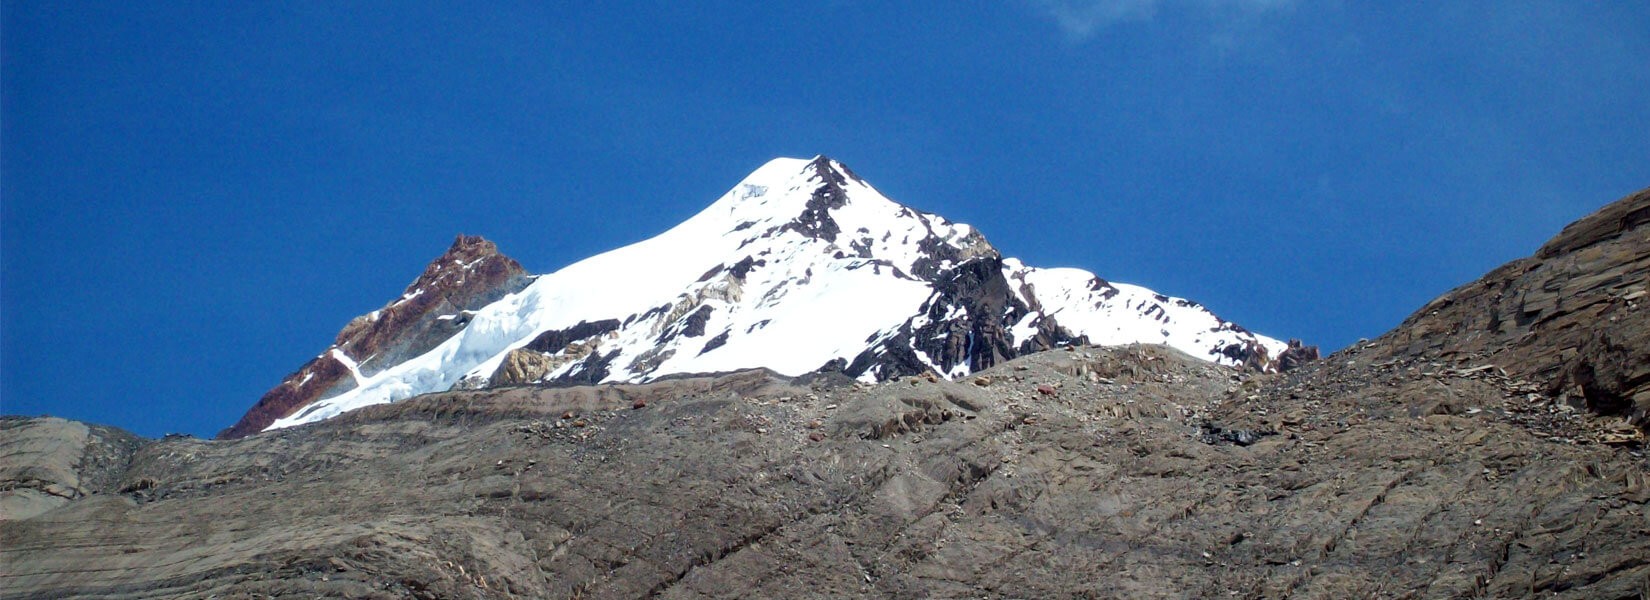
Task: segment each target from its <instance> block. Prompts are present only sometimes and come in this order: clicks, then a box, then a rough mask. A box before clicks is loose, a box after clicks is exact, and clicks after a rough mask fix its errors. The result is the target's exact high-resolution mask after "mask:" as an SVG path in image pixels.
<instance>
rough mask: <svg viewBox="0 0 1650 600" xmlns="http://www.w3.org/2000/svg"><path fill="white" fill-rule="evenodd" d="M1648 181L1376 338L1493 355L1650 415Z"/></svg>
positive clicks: (1581, 401)
mask: <svg viewBox="0 0 1650 600" xmlns="http://www.w3.org/2000/svg"><path fill="white" fill-rule="evenodd" d="M1647 223H1650V189H1647V190H1643V191H1640V192H1638V193H1635V194H1633V195H1631V196H1628V197H1626V198H1623V199H1621V200H1618V201H1616V202H1615V203H1612V204H1610V205H1608V206H1606V207H1604V208H1603V209H1600V210H1599V211H1598V212H1596V213H1594V214H1592V215H1590V216H1588V217H1586V218H1583V219H1581V220H1579V221H1576V222H1575V223H1573V224H1571V225H1570V226H1568V227H1565V228H1564V230H1563V231H1562V232H1561V233H1559V234H1558V236H1556V237H1554V238H1553V239H1552V240H1551V241H1549V242H1547V244H1546V245H1544V246H1542V247H1541V249H1540V250H1538V251H1537V252H1536V253H1535V255H1534V256H1531V257H1529V258H1523V259H1519V260H1515V261H1512V262H1510V263H1507V264H1506V265H1503V266H1501V267H1500V268H1497V269H1495V270H1493V271H1491V272H1489V274H1487V275H1485V276H1484V277H1483V278H1481V279H1479V280H1478V281H1475V282H1472V283H1469V284H1467V285H1464V286H1461V287H1459V288H1456V289H1455V290H1452V291H1450V292H1449V293H1447V294H1444V295H1443V296H1440V297H1439V298H1437V299H1436V300H1433V301H1432V302H1431V303H1429V304H1427V305H1426V306H1425V307H1424V308H1422V309H1421V310H1420V311H1418V312H1416V313H1415V314H1413V315H1411V316H1410V317H1409V318H1408V319H1406V320H1405V321H1404V323H1403V324H1402V325H1400V326H1399V327H1398V328H1397V329H1395V330H1393V331H1392V332H1390V333H1388V334H1386V335H1384V336H1382V337H1381V338H1379V339H1377V340H1375V341H1374V342H1373V343H1372V346H1373V348H1372V349H1373V350H1375V352H1376V355H1377V356H1380V357H1384V358H1395V357H1425V358H1428V359H1432V360H1440V361H1447V362H1451V363H1456V364H1469V363H1470V364H1474V365H1476V364H1493V365H1495V366H1497V367H1499V368H1501V369H1502V370H1505V371H1506V372H1507V373H1508V374H1510V375H1512V376H1514V377H1517V378H1521V379H1526V380H1530V381H1533V382H1536V383H1539V384H1540V385H1542V386H1543V387H1544V388H1545V392H1546V393H1547V394H1548V395H1550V396H1554V397H1559V398H1564V399H1567V400H1569V401H1570V402H1571V403H1573V404H1576V405H1584V406H1586V407H1588V408H1589V409H1591V410H1593V411H1595V412H1598V413H1601V414H1612V415H1623V416H1626V417H1629V418H1630V419H1632V420H1633V421H1634V422H1635V423H1636V424H1638V425H1639V426H1640V427H1644V426H1646V425H1650V227H1645V226H1644V225H1645V224H1647Z"/></svg>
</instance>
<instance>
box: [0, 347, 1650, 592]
mask: <svg viewBox="0 0 1650 600" xmlns="http://www.w3.org/2000/svg"><path fill="white" fill-rule="evenodd" d="M1365 352H1366V353H1367V351H1365ZM1366 358H1367V356H1366V354H1359V353H1358V352H1351V353H1348V354H1346V355H1342V356H1338V357H1336V360H1334V361H1324V362H1316V363H1311V364H1309V365H1307V366H1306V367H1303V368H1301V369H1298V370H1295V371H1292V372H1290V373H1287V374H1283V375H1259V374H1247V373H1241V372H1236V371H1233V370H1231V369H1227V368H1224V367H1217V366H1214V365H1210V364H1208V363H1205V362H1200V361H1195V360H1192V359H1191V358H1189V357H1187V356H1185V355H1183V354H1180V353H1178V352H1175V351H1173V350H1169V349H1166V348H1163V347H1158V346H1140V347H1123V348H1109V349H1106V348H1087V347H1085V348H1077V349H1073V350H1070V351H1063V350H1056V351H1051V352H1044V353H1039V354H1034V355H1030V356H1025V357H1021V358H1018V359H1014V360H1010V361H1006V362H1004V363H1001V364H998V365H997V366H995V367H992V368H989V369H985V370H983V371H981V372H980V374H978V375H976V376H975V377H973V378H971V380H970V381H966V382H950V381H946V380H944V379H940V378H924V377H916V378H909V379H904V380H899V381H890V382H886V383H882V384H876V385H867V384H861V383H855V382H852V381H849V380H846V379H844V378H842V377H841V376H840V375H839V376H838V377H837V379H834V380H833V379H831V378H829V377H824V378H819V379H816V380H814V381H813V383H812V384H809V383H805V382H802V381H798V380H790V379H787V378H782V377H776V376H775V375H773V374H772V373H767V372H760V371H752V372H743V373H737V374H732V375H726V376H719V377H700V378H683V379H668V380H664V381H658V382H653V383H648V384H641V385H602V386H587V387H573V388H543V387H518V388H503V389H494V390H483V391H475V392H450V393H445V394H435V395H430V396H424V397H420V398H416V399H412V400H409V401H405V402H401V403H396V404H388V405H378V406H373V407H368V408H365V409H362V410H359V411H354V412H351V413H347V414H345V415H342V416H340V417H338V418H335V419H331V420H328V421H324V422H320V423H316V424H312V425H308V426H303V427H296V428H292V429H283V430H279V431H276V432H271V433H267V434H262V435H257V436H252V437H248V438H244V439H239V440H233V441H215V442H206V441H201V440H194V439H170V440H159V441H148V442H145V443H144V445H143V446H142V447H141V448H139V449H136V450H135V452H132V453H130V454H129V457H130V458H129V460H123V461H118V463H116V464H117V466H116V467H115V468H114V469H112V470H109V472H110V473H112V475H113V476H112V477H107V476H106V477H105V479H106V480H108V481H110V483H107V484H103V485H100V486H92V487H89V488H88V487H87V486H85V485H84V484H82V487H83V488H86V489H87V493H86V495H84V496H80V497H78V499H75V500H72V501H65V502H64V503H62V505H60V506H57V507H55V508H51V509H49V510H47V511H45V512H41V513H39V514H36V515H34V516H32V517H30V518H26V519H15V520H8V521H0V539H3V540H5V543H4V544H0V589H5V590H6V597H7V598H8V599H10V598H17V599H33V598H54V599H56V598H109V597H120V598H149V597H166V598H201V599H205V598H211V597H220V598H222V597H276V598H310V597H362V598H521V597H531V598H578V597H582V598H591V597H598V598H705V597H729V598H733V597H744V598H753V597H761V598H788V597H860V598H911V597H987V598H1007V597H1036V598H1058V597H1128V598H1186V597H1194V598H1224V597H1231V596H1233V594H1232V592H1234V591H1236V592H1238V593H1237V594H1236V596H1237V597H1257V598H1280V597H1324V598H1366V597H1402V596H1412V597H1491V598H1520V597H1542V598H1554V597H1556V598H1573V599H1582V598H1631V597H1635V595H1639V594H1642V593H1644V591H1645V582H1646V580H1647V578H1650V536H1646V535H1645V534H1644V530H1645V527H1646V522H1645V514H1646V510H1650V505H1647V502H1650V477H1647V471H1650V463H1647V462H1646V461H1645V459H1644V458H1643V457H1642V456H1637V455H1635V454H1634V453H1633V452H1632V451H1630V447H1619V446H1612V445H1606V444H1593V443H1582V442H1586V441H1587V438H1586V437H1585V435H1586V433H1587V432H1588V431H1589V429H1588V428H1589V427H1590V424H1591V423H1592V422H1593V421H1594V419H1592V418H1590V417H1587V416H1586V415H1585V413H1582V412H1576V411H1571V412H1568V413H1564V412H1562V411H1559V412H1553V411H1552V410H1551V409H1553V408H1554V405H1552V404H1548V403H1545V402H1544V401H1529V400H1527V399H1526V398H1525V396H1524V395H1522V394H1521V393H1518V392H1517V389H1518V388H1517V386H1518V384H1517V383H1516V382H1514V381H1512V380H1510V379H1508V378H1504V377H1501V376H1500V375H1499V374H1498V373H1496V372H1494V371H1493V370H1478V371H1469V370H1457V369H1450V370H1439V371H1437V372H1431V371H1428V372H1426V373H1425V374H1423V372H1422V371H1421V370H1420V369H1421V368H1428V367H1427V365H1429V364H1430V363H1428V362H1427V361H1425V360H1424V359H1399V360H1398V361H1396V362H1394V363H1391V364H1387V365H1384V366H1375V365H1373V364H1371V363H1370V362H1369V361H1367V360H1366ZM1343 359H1344V360H1343ZM1349 362H1350V363H1351V364H1353V365H1357V366H1348V363H1349ZM833 381H834V382H835V383H832V382H833ZM1473 409H1479V410H1476V411H1475V410H1473ZM21 423H24V424H30V425H32V424H33V423H34V422H33V421H21ZM57 423H58V424H61V423H62V422H61V421H59V422H57ZM50 427H57V428H58V429H61V427H60V426H59V425H50ZM22 430H23V428H20V427H0V448H11V447H15V446H16V444H15V443H14V441H13V440H14V439H15V436H17V435H18V432H20V431H22ZM65 433H68V434H69V435H68V438H72V439H83V438H80V437H76V436H77V435H79V434H77V433H74V432H67V431H66V430H65ZM32 437H33V439H38V436H32ZM30 443H31V444H34V445H36V446H39V444H38V442H30ZM8 460H9V459H8ZM60 464H61V463H60ZM71 471H72V469H71ZM72 476H75V475H72V474H71V475H69V477H72ZM78 476H79V477H81V478H82V479H83V480H84V479H86V478H87V477H86V475H84V474H83V472H82V474H80V475H78ZM65 478H66V477H65Z"/></svg>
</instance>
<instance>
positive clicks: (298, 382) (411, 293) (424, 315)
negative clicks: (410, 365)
mask: <svg viewBox="0 0 1650 600" xmlns="http://www.w3.org/2000/svg"><path fill="white" fill-rule="evenodd" d="M530 280H531V279H530V278H529V277H528V275H527V271H526V270H525V269H523V268H522V267H521V265H520V264H519V263H517V262H516V261H515V260H513V259H511V258H510V257H508V256H505V255H503V254H500V253H499V251H498V246H496V245H494V244H493V243H492V242H490V241H487V240H485V239H482V238H481V237H479V236H466V235H460V236H458V238H457V239H455V240H453V245H452V246H451V247H449V248H447V251H446V252H445V253H443V254H442V255H441V256H440V257H438V258H436V259H435V260H434V261H431V262H430V264H429V266H427V267H425V268H424V272H423V273H422V274H420V275H419V276H418V278H417V279H415V280H413V282H412V284H411V285H408V286H407V289H406V291H405V292H403V293H402V294H401V298H399V299H397V300H396V301H394V302H391V303H389V304H387V305H385V306H384V307H383V308H380V309H378V310H375V311H372V312H370V313H367V314H365V315H361V316H359V317H356V318H354V319H352V320H350V322H349V324H347V325H345V326H344V329H343V331H340V332H338V337H337V339H336V340H335V341H334V342H333V345H332V347H331V348H329V349H328V350H327V351H326V352H323V353H321V355H320V356H317V357H315V358H313V359H311V360H310V361H309V362H308V363H305V364H304V366H303V367H300V368H299V369H298V371H296V372H294V373H292V374H291V375H288V376H286V378H285V379H283V380H282V381H281V383H280V385H277V386H275V388H274V389H271V390H269V391H268V392H266V393H264V395H263V397H262V398H259V399H258V403H257V404H255V405H253V407H252V408H251V410H248V411H247V413H246V414H245V415H244V416H242V417H241V419H240V421H238V422H236V423H235V425H233V426H231V427H229V428H228V429H225V430H223V431H222V432H220V433H218V437H219V438H220V439H234V438H238V437H242V436H246V435H251V434H253V433H257V432H259V431H262V430H263V429H264V428H265V427H268V426H269V424H270V423H273V422H275V420H276V419H280V418H282V417H285V416H287V415H290V414H292V413H295V412H297V411H298V410H299V409H302V408H303V407H305V406H308V405H309V404H310V403H313V402H315V401H316V400H320V399H322V398H327V397H329V396H333V395H336V394H338V393H341V392H344V391H348V390H349V389H350V388H352V387H354V385H355V380H354V377H353V376H352V375H351V373H350V369H349V367H348V366H347V365H345V364H343V363H342V362H340V361H339V360H338V358H337V357H336V356H334V351H337V352H342V353H343V354H344V356H345V357H348V358H349V359H350V360H352V361H355V362H358V363H359V365H358V366H357V368H358V369H360V371H361V373H362V374H363V375H369V376H370V375H372V374H373V373H376V372H378V371H379V370H381V369H383V368H386V367H388V366H391V365H395V364H397V363H399V362H401V361H404V360H406V359H408V358H412V357H414V356H418V355H419V354H423V353H424V352H427V351H429V350H430V349H431V348H434V347H435V346H436V345H438V344H440V343H441V342H442V341H444V340H446V339H447V338H448V337H451V336H452V335H453V334H455V333H458V332H459V331H460V330H462V329H464V326H465V325H466V324H468V321H469V318H468V315H466V314H465V313H464V311H471V310H476V309H479V308H481V307H483V306H486V305H487V304H489V303H492V302H493V301H495V300H498V299H499V298H502V297H504V296H505V295H506V294H510V293H513V292H516V291H519V290H521V289H522V288H523V287H526V285H527V283H528V282H529V281H530Z"/></svg>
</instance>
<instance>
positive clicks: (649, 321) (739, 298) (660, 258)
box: [220, 156, 1315, 437]
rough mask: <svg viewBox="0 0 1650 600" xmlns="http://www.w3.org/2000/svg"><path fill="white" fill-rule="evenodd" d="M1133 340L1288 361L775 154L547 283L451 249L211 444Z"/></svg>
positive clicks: (1210, 323) (954, 366) (1180, 303)
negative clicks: (667, 387)
mask: <svg viewBox="0 0 1650 600" xmlns="http://www.w3.org/2000/svg"><path fill="white" fill-rule="evenodd" d="M1137 342H1140V343H1159V344H1166V345H1169V346H1172V347H1174V348H1176V349H1179V350H1181V351H1183V352H1186V353H1188V354H1190V355H1192V356H1194V357H1198V358H1202V359H1204V360H1208V361H1213V362H1217V363H1222V364H1228V365H1248V366H1251V367H1258V368H1262V369H1266V368H1271V367H1272V366H1273V364H1272V363H1273V361H1274V359H1278V358H1284V357H1286V352H1287V356H1288V357H1291V358H1292V357H1297V356H1299V355H1301V354H1305V353H1306V349H1295V350H1290V349H1289V348H1288V347H1287V346H1286V345H1285V344H1284V343H1282V342H1280V341H1278V340H1275V339H1271V338H1268V337H1264V336H1260V335H1256V334H1254V333H1251V332H1249V331H1247V330H1245V329H1244V328H1242V327H1240V326H1238V325H1236V324H1233V323H1230V322H1227V321H1225V320H1222V319H1220V318H1219V317H1216V316H1215V315H1214V314H1213V313H1211V312H1209V311H1208V310H1206V309H1204V308H1203V307H1201V306H1199V305H1198V304H1197V303H1194V302H1191V301H1188V300H1183V299H1179V298H1171V297H1168V296H1164V295H1161V294H1157V293H1155V292H1153V291H1151V290H1148V289H1145V288H1142V287H1138V286H1132V285H1126V284H1119V283H1111V282H1108V281H1106V280H1104V279H1101V278H1099V277H1096V276H1095V275H1094V274H1092V273H1089V272H1087V271H1082V270H1078V269H1063V268H1062V269H1039V268H1034V267H1029V266H1026V265H1024V264H1022V263H1021V262H1020V261H1018V260H1015V259H1013V258H1005V257H1003V256H1002V255H1001V254H1000V253H998V251H997V250H996V248H994V247H992V246H991V244H990V243H988V242H987V241H986V240H985V237H984V236H982V235H981V234H980V232H979V231H978V230H976V229H975V228H973V227H970V226H968V225H964V224H960V223H952V222H950V221H947V220H946V219H944V218H943V217H940V216H938V215H934V214H929V213H924V212H921V211H918V210H915V209H912V208H910V207H907V206H904V205H902V204H899V203H897V202H894V201H892V200H889V199H888V198H887V197H885V196H883V195H882V194H881V193H880V192H878V191H877V190H876V189H875V188H873V187H871V185H870V184H868V183H866V182H865V181H864V180H862V179H860V178H859V177H858V176H856V175H855V174H854V173H853V172H852V171H851V170H849V169H848V168H847V167H846V166H844V165H842V164H841V163H838V162H836V161H833V160H831V159H829V158H826V157H823V156H820V157H815V158H813V159H791V158H781V159H776V160H773V161H770V162H769V163H767V164H766V165H763V166H762V167H761V168H759V169H757V170H756V171H755V172H753V173H751V174H750V175H749V176H748V177H746V178H745V179H744V181H741V182H740V183H739V184H738V185H736V186H734V187H733V189H732V190H730V191H728V192H727V193H726V194H724V195H723V196H722V197H721V198H719V199H718V200H716V201H715V202H714V203H712V204H711V205H710V206H709V207H707V208H706V209H704V210H703V211H701V212H700V213H699V214H697V215H695V216H693V217H692V218H690V219H688V220H687V221H685V222H683V223H681V224H679V225H677V226H676V227H673V228H671V229H670V230H669V231H666V232H664V233H662V234H659V235H658V236H656V237H654V238H652V239H648V240H645V241H641V242H637V243H635V244H631V245H629V246H625V247H623V248H619V249H616V250H613V251H610V252H606V253H603V254H599V255H596V256H593V257H590V258H588V259H585V260H582V261H579V262H577V263H574V264H572V265H570V266H568V267H565V268H563V269H561V270H560V271H556V272H554V273H550V274H547V275H540V276H536V277H530V276H527V275H526V274H525V273H524V272H523V271H522V270H521V268H520V266H519V265H518V264H516V263H515V261H512V260H510V259H508V258H507V257H504V256H503V255H501V254H498V252H497V250H496V248H494V247H493V245H492V244H491V243H490V242H486V241H485V240H481V239H479V238H468V237H460V238H459V240H458V241H457V242H455V243H454V245H453V248H451V249H449V250H448V252H447V253H446V254H444V255H443V256H442V257H440V258H438V259H437V260H436V261H435V262H433V263H431V264H430V266H429V267H428V268H427V269H426V270H425V273H424V274H423V275H422V276H420V277H419V279H418V280H417V281H415V282H414V283H413V284H412V285H410V286H408V288H407V290H406V291H405V293H403V294H402V296H401V297H400V298H399V299H397V300H395V301H394V302H391V303H390V304H389V305H387V306H385V307H384V308H382V309H380V310H377V311H373V312H372V313H370V314H368V315H364V316H361V317H357V318H356V319H355V320H353V321H351V322H350V324H349V325H348V326H346V327H345V329H344V331H343V332H342V333H340V334H339V336H338V339H337V340H336V341H335V343H334V344H333V346H332V347H331V348H329V349H328V350H327V351H326V352H324V353H322V354H321V355H319V356H317V357H316V358H315V359H313V360H311V361H310V362H309V363H308V364H306V365H305V366H304V367H303V368H302V369H300V370H299V371H298V372H296V373H294V374H292V375H290V376H288V377H287V378H286V380H284V381H283V382H282V383H281V385H279V386H277V387H276V388H275V389H273V390H271V391H270V392H269V393H268V394H266V395H265V396H264V397H263V399H261V400H260V401H259V402H258V404H257V406H255V407H253V409H252V410H251V411H250V412H248V413H247V415H246V416H245V417H243V418H242V420H241V421H240V422H239V423H237V424H236V425H235V426H234V427H231V428H229V429H226V430H225V431H224V432H223V433H222V434H220V437H240V436H244V435H248V434H251V433H255V432H257V431H260V430H263V429H268V428H279V427H288V426H292V425H298V424H302V423H309V422H314V421H319V420H322V419H326V418H329V417H333V416H336V415H338V414H340V413H343V412H345V411H348V410H352V409H355V408H359V407H362V406H368V405H373V404H381V403H386V402H395V401H398V400H402V399H405V398H409V397H412V396H415V395H419V394H424V393H430V392H440V391H447V390H450V389H455V388H458V389H478V388H487V387H494V386H503V385H522V384H570V383H607V382H631V383H634V382H642V381H649V380H653V379H657V378H660V377H663V376H667V375H675V374H688V373H711V372H727V371H734V370H739V369H748V368H755V367H765V368H768V369H771V370H773V371H775V372H778V373H781V374H785V375H801V374H804V373H809V372H815V371H825V372H840V373H842V374H844V375H847V376H849V377H854V378H857V379H861V380H865V381H881V380H888V379H891V378H895V377H899V376H903V375H918V374H923V373H929V372H933V373H937V374H938V375H940V376H944V377H948V378H954V377H959V376H962V375H966V374H969V373H972V372H974V371H978V370H981V369H986V368H989V367H991V366H993V365H995V364H998V363H1000V362H1003V361H1005V360H1008V359H1010V358H1014V357H1016V356H1020V355H1023V354H1027V353H1031V352H1036V351H1039V350H1045V349H1048V348H1052V347H1056V346H1060V345H1068V344H1075V343H1092V344H1102V345H1120V344H1130V343H1137ZM1313 352H1315V350H1314V351H1313ZM1280 362H1282V361H1280Z"/></svg>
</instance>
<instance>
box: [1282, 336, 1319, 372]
mask: <svg viewBox="0 0 1650 600" xmlns="http://www.w3.org/2000/svg"><path fill="white" fill-rule="evenodd" d="M1318 358H1319V356H1318V347H1317V346H1307V345H1306V344H1304V343H1302V342H1301V341H1300V340H1296V339H1291V340H1289V347H1288V348H1285V349H1284V350H1283V352H1282V353H1281V354H1278V360H1277V369H1278V371H1280V372H1282V371H1293V370H1295V369H1299V368H1301V367H1303V366H1306V363H1309V362H1312V361H1314V360H1318Z"/></svg>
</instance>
